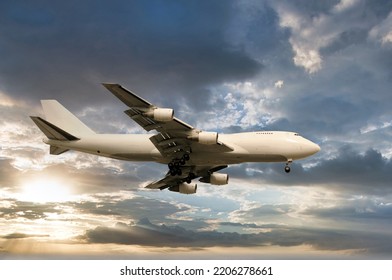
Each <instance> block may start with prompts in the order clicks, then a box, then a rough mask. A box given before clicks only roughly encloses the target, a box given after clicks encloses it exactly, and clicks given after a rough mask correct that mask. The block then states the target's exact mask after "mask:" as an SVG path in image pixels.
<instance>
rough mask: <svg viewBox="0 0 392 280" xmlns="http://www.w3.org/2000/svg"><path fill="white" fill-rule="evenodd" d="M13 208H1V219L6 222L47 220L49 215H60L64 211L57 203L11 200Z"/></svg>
mask: <svg viewBox="0 0 392 280" xmlns="http://www.w3.org/2000/svg"><path fill="white" fill-rule="evenodd" d="M9 202H11V206H9V207H0V218H2V219H6V220H13V219H28V220H38V219H45V218H47V217H48V215H49V214H52V213H57V214H60V213H62V212H63V211H62V210H60V209H58V208H57V207H56V205H57V204H56V203H44V204H41V203H33V202H23V201H16V200H9Z"/></svg>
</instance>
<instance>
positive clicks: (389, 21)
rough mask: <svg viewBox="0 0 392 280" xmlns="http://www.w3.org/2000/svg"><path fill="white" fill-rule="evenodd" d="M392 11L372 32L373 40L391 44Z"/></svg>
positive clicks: (370, 33)
mask: <svg viewBox="0 0 392 280" xmlns="http://www.w3.org/2000/svg"><path fill="white" fill-rule="evenodd" d="M391 26H392V13H390V14H389V15H388V17H387V18H386V19H385V20H383V21H382V22H381V23H380V24H378V25H376V26H374V27H373V28H372V29H371V30H370V32H369V37H370V38H371V39H373V40H377V41H379V42H381V44H382V45H385V46H388V45H389V46H390V45H391V43H392V28H391Z"/></svg>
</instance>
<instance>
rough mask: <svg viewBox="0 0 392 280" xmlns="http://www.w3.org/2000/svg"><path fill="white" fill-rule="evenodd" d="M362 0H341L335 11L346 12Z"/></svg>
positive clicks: (334, 8)
mask: <svg viewBox="0 0 392 280" xmlns="http://www.w3.org/2000/svg"><path fill="white" fill-rule="evenodd" d="M359 2H360V0H341V1H340V2H339V3H337V4H336V5H335V6H334V7H333V9H332V10H333V11H334V12H338V13H340V12H344V11H347V10H349V9H350V8H352V7H354V6H355V5H356V4H358V3H359Z"/></svg>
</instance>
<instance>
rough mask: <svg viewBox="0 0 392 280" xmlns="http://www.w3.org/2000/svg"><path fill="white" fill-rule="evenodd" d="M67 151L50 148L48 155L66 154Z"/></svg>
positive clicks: (54, 147)
mask: <svg viewBox="0 0 392 280" xmlns="http://www.w3.org/2000/svg"><path fill="white" fill-rule="evenodd" d="M68 151H69V149H65V148H60V147H56V146H50V154H51V155H61V154H62V153H65V152H68Z"/></svg>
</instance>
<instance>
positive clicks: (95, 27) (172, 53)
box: [0, 1, 260, 110]
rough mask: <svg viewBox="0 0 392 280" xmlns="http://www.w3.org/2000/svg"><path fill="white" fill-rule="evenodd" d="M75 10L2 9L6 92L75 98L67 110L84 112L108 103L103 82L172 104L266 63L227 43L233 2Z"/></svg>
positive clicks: (63, 6)
mask: <svg viewBox="0 0 392 280" xmlns="http://www.w3.org/2000/svg"><path fill="white" fill-rule="evenodd" d="M71 6H72V5H71V4H70V3H57V4H56V5H45V3H42V4H41V5H31V3H28V2H25V3H23V2H22V3H19V4H18V5H11V4H5V3H3V4H2V8H1V18H2V24H1V26H2V27H1V29H0V30H1V33H2V34H3V36H2V39H1V42H2V43H1V46H2V49H3V51H4V53H6V54H7V56H6V57H5V59H4V60H3V63H2V67H0V75H1V77H2V90H3V91H4V92H7V93H8V94H12V95H13V96H18V97H23V98H25V99H28V100H39V99H44V98H58V99H61V98H62V97H63V96H68V98H67V101H68V104H66V105H69V106H70V107H71V108H72V109H75V108H77V109H79V110H80V109H81V108H80V106H81V105H82V104H88V105H91V104H97V105H98V104H102V103H103V102H104V101H106V100H108V99H106V98H105V96H106V95H105V94H104V92H105V90H104V89H103V88H101V86H100V85H99V83H101V82H119V83H122V84H124V85H125V86H128V87H131V88H133V89H134V90H136V92H140V93H144V94H145V96H147V97H151V96H153V95H155V96H158V97H161V98H162V97H163V98H162V99H166V98H167V97H168V96H178V95H180V94H182V93H183V92H184V91H185V90H187V91H190V92H198V91H201V90H203V89H204V88H205V87H206V86H207V85H211V84H216V83H221V82H224V81H226V80H242V79H244V78H246V77H252V76H253V75H254V74H255V73H257V72H258V71H259V70H260V63H258V62H257V61H256V60H254V59H253V58H251V57H249V56H248V55H247V54H246V53H244V52H243V51H241V49H238V48H235V47H234V46H232V45H231V44H230V42H228V41H227V40H226V39H225V29H224V26H225V25H226V24H228V22H229V21H230V17H229V15H230V13H231V5H229V4H228V3H225V4H223V3H220V2H212V3H208V4H200V3H198V2H197V1H189V2H185V3H183V2H176V1H174V2H172V3H170V4H168V3H166V2H163V1H153V2H148V3H146V2H143V1H136V2H132V3H127V2H124V1H115V2H113V3H110V5H108V4H102V3H101V4H100V5H96V3H95V2H94V1H87V2H83V3H78V11H75V10H74V9H73V8H71ZM92 6H95V9H94V10H95V12H94V13H91V7H92ZM44 23H46V24H44ZM141 30H143V31H141ZM116 42H121V44H119V43H116ZM48 50H50V51H48ZM98 58H99V59H98ZM43 61H50V63H42V62H43ZM109 65H111V66H110V67H109ZM21 80H23V81H24V82H23V83H19V82H18V81H21ZM150 81H154V82H153V83H151V82H150ZM157 85H159V86H157ZM172 100H175V98H172ZM82 106H83V105H82Z"/></svg>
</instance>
